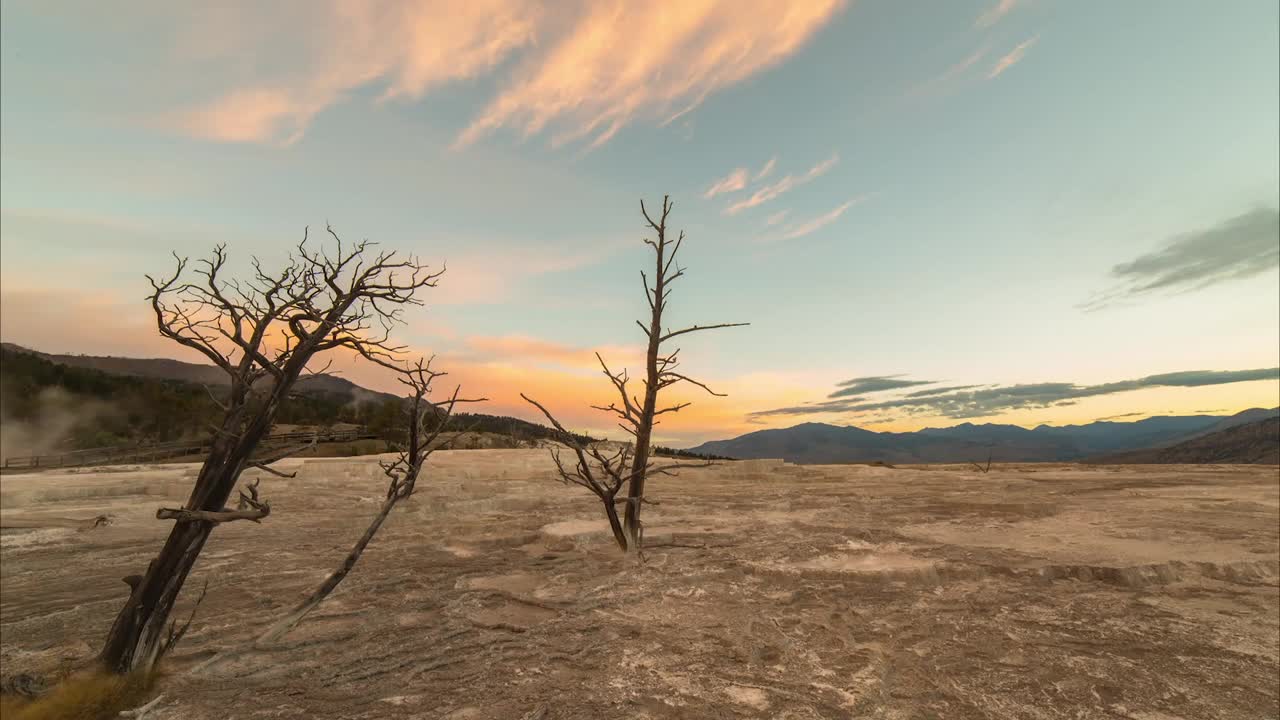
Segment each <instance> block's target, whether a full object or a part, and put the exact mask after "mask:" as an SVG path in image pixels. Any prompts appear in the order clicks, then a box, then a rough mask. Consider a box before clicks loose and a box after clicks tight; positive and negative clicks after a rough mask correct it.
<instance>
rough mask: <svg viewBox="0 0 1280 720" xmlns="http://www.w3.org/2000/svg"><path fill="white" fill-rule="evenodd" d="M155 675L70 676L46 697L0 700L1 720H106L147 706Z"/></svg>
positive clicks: (80, 674)
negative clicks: (122, 712)
mask: <svg viewBox="0 0 1280 720" xmlns="http://www.w3.org/2000/svg"><path fill="white" fill-rule="evenodd" d="M156 678H157V675H156V674H155V673H147V674H141V673H135V674H131V675H113V674H110V673H106V672H102V671H98V670H94V671H88V672H80V673H77V674H74V675H70V676H68V677H66V678H64V679H63V680H62V682H60V683H58V684H57V685H55V686H54V687H53V688H52V689H51V690H50V691H49V692H48V693H47V694H45V695H43V696H41V697H39V698H36V699H34V700H28V699H27V698H22V697H19V696H16V695H3V696H0V718H3V720H105V719H106V718H114V717H117V716H118V715H119V713H120V711H121V710H129V709H130V708H135V707H138V706H139V705H142V704H143V703H145V702H146V699H147V695H148V694H150V692H151V689H152V688H153V687H155V682H156Z"/></svg>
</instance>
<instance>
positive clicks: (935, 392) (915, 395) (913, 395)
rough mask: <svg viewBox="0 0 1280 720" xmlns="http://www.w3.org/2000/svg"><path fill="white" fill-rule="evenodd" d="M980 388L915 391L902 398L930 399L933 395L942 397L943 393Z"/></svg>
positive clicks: (956, 387) (954, 386)
mask: <svg viewBox="0 0 1280 720" xmlns="http://www.w3.org/2000/svg"><path fill="white" fill-rule="evenodd" d="M976 387H982V386H981V385H952V386H950V387H939V388H929V389H928V390H917V391H915V392H909V393H907V394H906V395H904V396H903V397H909V398H922V397H932V396H934V395H943V394H945V393H950V392H955V391H957V390H968V389H970V388H976Z"/></svg>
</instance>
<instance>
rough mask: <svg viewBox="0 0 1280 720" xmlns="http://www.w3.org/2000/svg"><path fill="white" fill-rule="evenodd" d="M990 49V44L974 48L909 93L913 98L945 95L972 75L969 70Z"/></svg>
mask: <svg viewBox="0 0 1280 720" xmlns="http://www.w3.org/2000/svg"><path fill="white" fill-rule="evenodd" d="M990 51H991V48H990V47H989V46H986V45H983V46H982V47H980V48H978V49H977V50H974V51H973V53H971V54H970V55H968V56H967V57H965V58H964V59H963V60H960V61H959V62H957V63H955V64H954V65H951V66H950V67H948V68H947V69H946V70H943V71H942V72H941V73H939V74H938V75H936V76H934V77H932V78H929V79H928V80H926V81H925V82H922V83H920V84H919V85H916V86H915V87H913V88H911V90H910V91H908V93H907V95H908V96H910V97H913V98H922V97H930V96H937V95H945V94H946V93H948V92H950V91H953V90H955V89H956V88H957V87H958V86H959V85H961V84H962V83H964V82H965V81H967V80H969V79H970V78H971V77H972V73H970V72H969V71H970V70H971V69H973V68H974V66H976V65H977V64H978V63H979V62H980V61H981V60H982V59H983V58H985V57H986V56H987V53H989V52H990Z"/></svg>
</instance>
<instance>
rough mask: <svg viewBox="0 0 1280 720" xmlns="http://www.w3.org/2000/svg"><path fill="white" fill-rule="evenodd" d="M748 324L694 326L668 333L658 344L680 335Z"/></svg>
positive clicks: (660, 338) (659, 339)
mask: <svg viewBox="0 0 1280 720" xmlns="http://www.w3.org/2000/svg"><path fill="white" fill-rule="evenodd" d="M750 324H751V323H719V324H717V325H694V326H693V327H687V328H684V329H683V330H675V331H672V332H669V333H667V334H665V335H663V336H661V337H659V338H658V342H659V343H664V342H666V341H668V340H670V339H671V338H673V337H678V336H680V335H685V334H687V333H693V332H702V331H703V330H718V329H720V328H731V327H746V326H747V325H750Z"/></svg>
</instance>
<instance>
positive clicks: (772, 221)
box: [764, 210, 791, 225]
mask: <svg viewBox="0 0 1280 720" xmlns="http://www.w3.org/2000/svg"><path fill="white" fill-rule="evenodd" d="M790 212H791V211H790V210H783V211H781V212H776V213H774V214H772V215H770V216H769V217H767V218H765V219H764V224H765V225H777V224H778V223H780V222H782V221H783V220H786V219H787V214H788V213H790Z"/></svg>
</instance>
